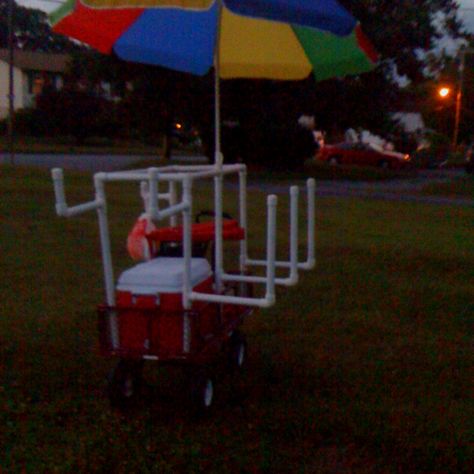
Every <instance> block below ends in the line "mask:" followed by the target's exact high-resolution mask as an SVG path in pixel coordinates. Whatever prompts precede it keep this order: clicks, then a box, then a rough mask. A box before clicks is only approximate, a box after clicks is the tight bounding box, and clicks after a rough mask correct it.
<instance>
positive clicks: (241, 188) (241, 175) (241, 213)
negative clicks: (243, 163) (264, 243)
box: [239, 170, 248, 273]
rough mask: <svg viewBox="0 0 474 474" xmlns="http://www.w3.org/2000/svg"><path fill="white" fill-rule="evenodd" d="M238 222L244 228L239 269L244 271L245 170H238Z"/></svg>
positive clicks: (245, 232) (245, 244)
mask: <svg viewBox="0 0 474 474" xmlns="http://www.w3.org/2000/svg"><path fill="white" fill-rule="evenodd" d="M239 223H240V227H242V229H244V238H243V239H242V240H241V241H240V257H239V269H240V273H245V271H246V264H245V262H246V261H247V259H248V248H247V170H243V171H240V172H239Z"/></svg>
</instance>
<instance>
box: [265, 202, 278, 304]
mask: <svg viewBox="0 0 474 474" xmlns="http://www.w3.org/2000/svg"><path fill="white" fill-rule="evenodd" d="M277 202H278V198H277V197H276V196H275V195H274V194H272V195H270V196H268V198H267V262H268V264H267V275H266V276H267V285H266V286H267V289H266V295H265V299H266V300H267V301H268V304H269V305H271V304H273V303H274V302H275V260H276V206H277Z"/></svg>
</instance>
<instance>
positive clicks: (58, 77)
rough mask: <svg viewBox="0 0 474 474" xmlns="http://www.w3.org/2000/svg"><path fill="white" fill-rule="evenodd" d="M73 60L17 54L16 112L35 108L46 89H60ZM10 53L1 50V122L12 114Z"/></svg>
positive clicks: (14, 64) (66, 57)
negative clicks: (36, 99) (44, 88)
mask: <svg viewBox="0 0 474 474" xmlns="http://www.w3.org/2000/svg"><path fill="white" fill-rule="evenodd" d="M69 60H70V56H69V55H67V54H53V53H42V52H41V53H40V52H35V51H20V50H15V51H14V58H13V84H14V88H13V90H14V92H13V94H14V109H15V110H18V109H23V108H25V107H32V106H34V104H35V97H36V96H37V95H38V94H40V93H41V91H42V90H43V87H45V86H47V85H52V86H53V87H55V88H56V89H60V88H61V87H62V85H63V76H64V72H65V71H66V68H67V65H68V62H69ZM9 69H10V66H9V51H8V50H7V49H0V119H3V118H5V117H6V116H7V115H8V110H9V97H8V94H9V77H10V75H9Z"/></svg>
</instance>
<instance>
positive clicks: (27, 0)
mask: <svg viewBox="0 0 474 474" xmlns="http://www.w3.org/2000/svg"><path fill="white" fill-rule="evenodd" d="M17 3H19V4H21V5H24V6H27V7H32V8H39V9H40V10H44V11H47V12H49V11H51V10H54V9H55V8H57V7H58V6H59V5H60V4H61V3H63V1H62V0H17ZM458 3H459V5H460V7H461V10H460V17H461V19H462V20H463V21H464V23H465V25H466V28H467V29H468V31H470V32H471V33H474V0H458Z"/></svg>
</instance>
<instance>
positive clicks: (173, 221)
mask: <svg viewBox="0 0 474 474" xmlns="http://www.w3.org/2000/svg"><path fill="white" fill-rule="evenodd" d="M168 197H169V198H168V199H169V204H170V207H173V206H174V205H175V204H176V203H177V201H178V197H177V194H176V183H175V182H174V181H169V183H168ZM176 225H178V218H177V217H176V216H174V215H173V216H171V217H170V226H172V227H174V226H176Z"/></svg>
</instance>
